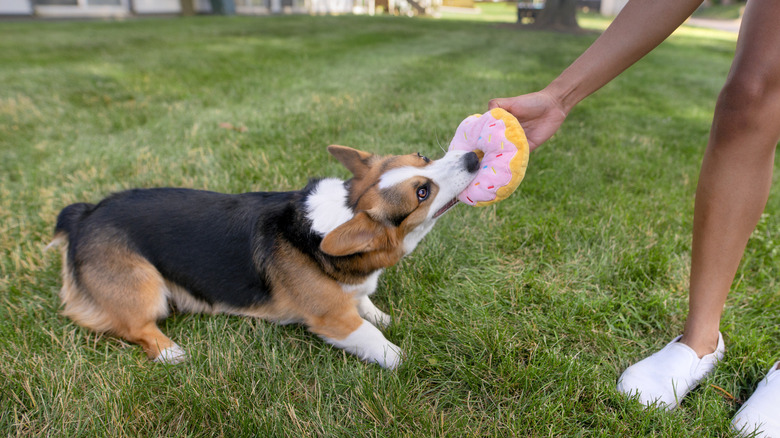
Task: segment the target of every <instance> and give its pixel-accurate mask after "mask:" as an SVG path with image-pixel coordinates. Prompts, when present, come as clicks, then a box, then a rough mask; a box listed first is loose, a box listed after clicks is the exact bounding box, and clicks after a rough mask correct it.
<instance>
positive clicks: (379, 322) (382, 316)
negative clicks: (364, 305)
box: [364, 307, 393, 329]
mask: <svg viewBox="0 0 780 438" xmlns="http://www.w3.org/2000/svg"><path fill="white" fill-rule="evenodd" d="M374 309H375V310H376V312H374V313H373V314H371V315H366V316H364V318H365V319H367V320H368V321H369V322H371V323H373V324H374V325H375V326H376V327H378V328H381V329H383V328H387V327H390V323H392V322H393V318H391V317H390V315H388V314H387V313H385V312H383V311H381V310H379V309H377V308H376V307H375V308H374Z"/></svg>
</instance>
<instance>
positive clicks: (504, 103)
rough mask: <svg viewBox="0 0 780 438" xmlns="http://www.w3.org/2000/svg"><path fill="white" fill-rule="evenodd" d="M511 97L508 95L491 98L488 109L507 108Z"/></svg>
mask: <svg viewBox="0 0 780 438" xmlns="http://www.w3.org/2000/svg"><path fill="white" fill-rule="evenodd" d="M509 100H510V99H509V98H506V97H499V98H496V99H490V102H488V109H489V110H492V109H493V108H502V109H507V107H508V106H509Z"/></svg>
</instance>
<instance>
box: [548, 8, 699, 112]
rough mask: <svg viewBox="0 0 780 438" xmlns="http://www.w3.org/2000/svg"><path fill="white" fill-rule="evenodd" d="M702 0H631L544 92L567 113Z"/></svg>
mask: <svg viewBox="0 0 780 438" xmlns="http://www.w3.org/2000/svg"><path fill="white" fill-rule="evenodd" d="M700 4H701V0H631V1H629V2H628V4H626V6H625V7H624V8H623V10H622V11H621V12H620V14H619V15H618V16H617V17H616V18H615V20H614V21H613V22H612V24H611V25H610V26H609V27H608V28H607V30H605V31H604V33H603V34H602V35H601V36H600V37H599V38H598V39H597V40H596V41H595V42H594V43H593V44H592V45H591V46H590V48H588V50H586V51H585V53H583V54H582V55H581V56H580V57H579V58H578V59H577V60H576V61H574V63H572V64H571V65H570V66H569V67H568V68H567V69H566V70H564V71H563V73H561V74H560V76H558V77H557V78H556V79H555V80H554V81H553V82H551V83H550V85H548V86H547V88H545V90H544V92H545V93H547V94H549V95H551V96H553V97H554V98H555V99H556V100H557V101H558V102H560V104H561V106H562V109H563V110H564V111H565V112H566V113H568V112H569V111H570V110H571V109H572V108H573V107H574V106H575V105H576V104H577V103H579V102H580V101H581V100H582V99H584V98H586V97H588V96H589V95H590V94H592V93H594V92H595V91H596V90H598V89H599V88H601V87H602V86H604V85H606V84H607V83H608V82H609V81H611V80H612V79H614V78H615V77H616V76H617V75H619V74H620V73H622V72H623V71H624V70H625V69H627V68H628V67H630V66H631V65H632V64H634V63H635V62H636V61H638V60H639V59H641V58H642V57H643V56H645V55H646V54H647V53H648V52H650V51H651V50H653V49H654V48H655V47H657V46H658V45H659V44H661V42H663V41H664V40H665V39H666V38H667V37H668V36H669V35H671V33H672V32H674V30H675V29H677V28H678V27H679V26H680V25H681V24H682V23H683V22H684V21H685V20H686V19H687V18H688V17H689V16H690V15H691V14H692V13H693V11H695V10H696V8H697V7H698V6H699V5H700Z"/></svg>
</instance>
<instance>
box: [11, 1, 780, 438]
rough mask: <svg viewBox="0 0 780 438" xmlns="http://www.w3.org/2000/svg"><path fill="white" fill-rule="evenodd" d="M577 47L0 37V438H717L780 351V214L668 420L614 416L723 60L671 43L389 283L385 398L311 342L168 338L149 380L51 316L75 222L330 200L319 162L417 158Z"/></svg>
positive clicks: (220, 331) (230, 35)
mask: <svg viewBox="0 0 780 438" xmlns="http://www.w3.org/2000/svg"><path fill="white" fill-rule="evenodd" d="M583 24H584V25H586V26H588V27H590V28H595V29H601V28H603V27H604V26H605V25H606V21H604V20H602V19H599V18H597V17H593V16H590V17H588V18H587V19H585V20H583ZM594 38H595V35H586V36H572V35H559V34H551V33H543V32H519V31H516V30H512V29H508V28H502V27H498V26H496V25H495V24H494V23H491V22H483V23H479V22H469V21H449V20H438V21H437V20H421V19H405V18H392V17H377V18H370V17H352V16H344V17H306V16H293V17H263V18H251V17H228V18H226V17H198V18H189V19H144V20H128V21H120V22H82V21H65V22H54V21H35V22H32V21H31V22H6V23H2V25H1V26H0V83H1V84H3V85H2V86H0V177H1V179H0V248H2V252H1V253H0V320H2V323H0V434H3V435H8V436H110V437H115V436H198V437H212V436H349V437H352V436H388V437H390V436H393V437H394V436H421V437H429V436H453V437H461V436H475V437H484V436H648V435H653V436H719V435H723V434H726V433H727V431H728V423H729V421H730V418H731V416H732V415H733V414H734V412H735V411H736V409H737V408H738V407H739V404H738V401H739V400H744V399H745V398H746V397H747V396H748V395H749V394H750V392H751V391H752V389H753V387H754V386H755V384H756V383H757V382H758V380H759V379H760V378H761V377H762V376H763V374H764V372H765V371H766V369H767V368H768V366H769V364H770V363H771V362H772V361H774V360H775V359H776V354H777V352H778V351H780V341H779V340H780V336H778V335H780V330H778V325H777V320H776V315H778V314H779V313H780V303H779V302H778V299H777V296H778V295H777V288H778V284H777V280H776V279H777V278H778V277H779V275H778V274H779V272H778V269H779V268H780V255H779V254H778V251H777V245H776V242H775V240H777V235H778V233H777V231H778V229H779V228H780V203H779V202H778V198H777V197H776V196H773V197H772V198H771V199H770V201H769V205H768V207H767V210H766V215H765V216H764V218H763V220H762V222H761V224H760V225H759V228H758V230H757V232H756V234H755V238H754V239H752V240H751V242H750V245H749V248H748V250H747V254H746V256H745V260H744V263H743V265H742V267H741V269H740V271H739V274H738V279H737V281H736V282H735V285H734V288H733V292H732V294H731V295H730V297H729V300H728V303H727V307H726V310H725V314H724V319H723V325H722V329H723V331H724V333H725V335H726V337H727V346H728V348H729V352H728V354H727V356H726V360H725V362H724V363H723V364H722V365H721V366H719V368H718V369H717V371H716V372H715V373H714V374H713V375H712V377H710V378H708V379H707V380H706V381H705V382H704V384H703V385H702V386H701V387H700V388H699V389H697V390H695V391H693V392H692V394H691V395H690V396H689V397H688V398H686V400H685V402H684V403H683V404H682V406H681V407H680V408H679V409H678V410H676V411H675V412H672V413H664V412H658V411H649V412H646V411H643V410H642V409H641V408H640V407H639V406H638V405H637V404H635V403H632V402H630V401H627V400H625V399H624V398H622V397H621V396H619V395H618V394H617V393H616V392H615V390H614V386H615V381H616V379H617V377H618V375H619V373H620V372H621V371H622V370H623V369H624V368H625V367H626V366H627V365H629V364H630V363H632V362H634V361H636V360H638V359H640V358H642V357H643V356H644V355H646V354H648V353H649V352H650V351H653V350H654V349H657V348H659V347H661V346H662V345H664V344H665V342H667V341H668V340H669V339H671V338H672V337H674V336H675V335H677V334H678V333H679V332H680V330H681V329H682V324H683V321H684V317H685V313H686V306H687V304H686V303H687V297H686V284H687V273H688V263H689V249H690V232H689V230H690V228H691V214H692V207H693V194H694V188H695V185H696V179H697V173H698V166H699V161H700V157H701V153H702V150H703V148H704V145H705V142H706V138H707V132H708V127H709V123H710V119H711V113H712V110H713V105H714V101H715V97H716V95H717V93H718V90H719V88H720V86H721V85H722V83H723V80H724V78H725V75H726V73H727V71H728V67H729V63H730V59H731V57H732V54H733V50H734V46H735V40H734V38H735V37H734V36H733V35H730V34H725V33H719V32H713V31H706V30H702V29H683V30H681V31H679V32H678V33H677V34H676V35H674V36H673V37H672V38H670V40H669V41H667V42H666V43H664V44H663V45H662V46H661V47H660V48H659V49H658V50H656V51H655V52H654V53H653V54H651V55H650V56H648V57H647V58H646V59H644V60H643V61H641V62H640V63H639V64H638V65H636V66H635V67H633V68H632V69H630V70H629V71H627V72H626V73H625V74H624V75H622V76H621V77H620V78H618V79H617V80H615V81H614V82H613V83H611V84H610V85H608V86H607V87H605V88H604V89H602V90H601V91H599V93H597V94H596V95H594V96H592V97H591V98H589V99H588V100H586V101H585V102H583V103H582V104H581V105H580V106H579V107H578V108H577V109H576V110H575V111H574V112H573V113H572V114H571V115H570V116H569V119H568V120H567V122H566V124H565V125H564V126H563V128H562V129H561V130H560V132H559V133H558V134H557V135H556V136H555V137H554V138H553V139H551V140H550V141H549V142H548V143H547V144H546V145H545V146H544V147H542V148H540V149H539V150H538V151H536V152H534V154H533V155H532V157H531V161H530V165H529V169H528V173H527V175H526V179H525V181H524V182H523V184H522V185H521V186H520V189H519V190H518V192H516V193H515V194H514V195H513V196H512V197H511V198H510V199H508V200H506V201H504V202H502V203H500V204H497V205H495V206H493V207H488V208H480V209H477V208H469V207H466V206H460V207H459V208H457V209H456V210H454V211H453V212H450V213H449V214H448V215H447V216H445V217H444V218H443V219H442V220H441V221H440V224H439V226H438V227H437V229H436V230H434V231H433V232H432V233H431V234H430V235H429V236H428V238H426V240H425V241H424V242H423V243H422V244H421V245H420V247H419V248H418V250H417V251H416V252H415V253H414V254H412V255H411V256H409V257H408V258H407V259H405V260H403V261H402V262H401V263H400V264H399V265H398V266H396V267H394V268H392V269H388V270H387V272H386V274H385V276H384V277H383V278H382V280H381V281H380V288H379V291H378V294H377V299H376V300H375V301H376V302H377V304H378V305H379V307H380V308H382V309H384V310H386V311H388V312H389V313H391V314H392V316H393V317H394V325H393V326H392V327H391V328H389V329H388V330H386V335H387V336H388V338H389V339H390V340H391V341H393V342H394V343H397V344H399V345H401V346H402V347H403V348H404V349H405V351H406V352H407V353H408V355H409V356H408V359H407V361H406V363H405V365H404V366H403V367H402V368H401V369H399V370H398V371H397V372H387V371H384V370H382V369H380V368H379V367H377V366H370V365H365V364H363V363H361V362H359V361H358V360H356V359H355V358H353V357H350V356H347V355H346V354H344V353H343V352H341V351H338V350H335V349H333V348H331V347H329V346H327V345H325V344H324V343H323V342H321V341H320V340H319V339H317V338H316V337H314V336H312V335H310V334H308V333H307V332H306V331H305V330H304V329H303V328H302V327H298V326H286V327H279V326H274V325H271V324H268V323H266V322H263V321H255V320H250V319H246V318H237V317H229V316H216V317H206V316H201V315H174V316H173V317H171V318H169V319H167V320H166V321H165V322H163V323H162V329H163V331H165V332H166V333H168V334H169V335H170V336H171V337H172V338H173V339H174V340H176V341H177V342H178V343H179V344H181V345H182V346H183V347H185V348H186V349H187V350H188V352H189V353H190V355H191V361H190V362H189V363H187V364H185V365H181V366H175V367H168V366H161V365H158V364H153V363H150V362H148V361H147V359H146V358H145V356H144V355H143V353H142V352H141V349H140V348H139V347H137V346H134V345H130V344H127V343H125V342H122V341H119V340H117V339H115V338H111V337H109V336H100V335H96V334H94V333H91V332H89V331H87V330H84V329H81V328H79V327H77V326H75V325H74V324H73V323H72V322H71V321H69V320H68V319H66V318H64V317H63V316H61V315H60V314H59V313H58V310H59V300H58V298H57V291H58V290H59V287H60V280H59V268H60V260H59V257H58V256H57V255H56V254H53V253H45V252H44V251H43V248H44V246H45V245H46V244H47V243H48V241H49V239H50V237H51V231H52V228H53V225H54V221H55V217H56V214H57V212H58V211H59V209H61V208H62V207H64V206H65V205H67V204H69V203H72V202H76V201H93V202H94V201H97V200H99V199H101V198H102V197H103V196H105V195H107V194H109V193H111V192H113V191H116V190H120V189H124V188H129V187H137V186H141V187H149V186H186V187H195V188H202V189H210V190H219V191H225V192H240V191H249V190H260V189H264V190H289V189H295V188H299V187H301V186H302V185H304V184H305V183H306V181H307V179H308V178H309V177H310V176H315V175H318V176H341V177H346V176H347V172H346V171H345V170H344V169H342V168H341V167H340V166H339V165H338V164H337V163H336V161H335V160H334V159H332V158H330V157H329V156H328V155H327V153H326V151H325V146H327V145H328V144H331V143H339V144H346V145H351V146H355V147H360V148H364V149H366V150H370V151H374V152H377V153H383V154H391V153H405V152H414V151H420V152H423V153H425V154H427V155H429V156H432V157H435V156H438V155H439V154H440V153H441V152H440V147H446V146H447V144H448V143H449V140H450V137H451V135H452V133H453V131H454V129H455V127H456V126H457V125H458V124H459V123H460V121H461V120H462V119H463V118H465V117H466V116H468V115H470V114H473V113H481V112H484V111H485V110H486V106H487V102H488V100H489V99H490V98H492V97H498V96H509V95H515V94H518V93H522V92H528V91H533V90H535V89H537V88H539V87H542V86H544V85H545V84H546V83H547V82H548V81H550V80H551V79H552V78H553V77H554V76H555V75H556V74H557V73H558V72H560V70H562V69H563V68H565V67H566V66H567V65H568V63H569V62H571V61H572V60H573V59H574V58H575V57H576V56H578V55H579V54H580V53H581V52H582V51H583V50H584V49H585V48H586V47H587V46H588V45H589V44H590V43H591V42H592V40H593V39H594ZM672 77H674V78H675V80H670V78H672ZM225 122H229V123H231V124H232V125H233V126H235V127H239V128H241V127H245V128H246V129H225V128H221V127H220V124H221V123H225ZM713 385H717V386H718V387H721V388H723V389H724V390H726V391H728V392H729V393H730V394H732V395H733V396H734V397H736V399H737V401H735V400H732V399H730V398H729V397H726V396H724V395H723V393H722V392H721V391H719V390H716V389H715V387H714V386H713Z"/></svg>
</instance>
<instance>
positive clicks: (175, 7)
mask: <svg viewBox="0 0 780 438" xmlns="http://www.w3.org/2000/svg"><path fill="white" fill-rule="evenodd" d="M133 11H135V13H136V14H178V13H180V12H181V3H179V0H133Z"/></svg>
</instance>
